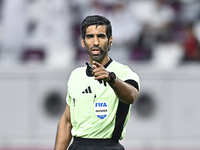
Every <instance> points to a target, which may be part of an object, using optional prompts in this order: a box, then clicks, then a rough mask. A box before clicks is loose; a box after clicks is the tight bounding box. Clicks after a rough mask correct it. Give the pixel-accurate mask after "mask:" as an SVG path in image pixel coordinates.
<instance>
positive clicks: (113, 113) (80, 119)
mask: <svg viewBox="0 0 200 150" xmlns="http://www.w3.org/2000/svg"><path fill="white" fill-rule="evenodd" d="M104 67H105V68H106V69H107V70H108V71H110V72H114V73H115V74H116V76H117V78H119V79H121V80H122V81H125V82H127V83H129V84H131V85H133V86H134V87H135V88H137V89H138V91H139V87H140V82H139V77H138V75H137V74H136V73H134V72H133V71H131V69H130V68H129V67H128V66H125V65H123V64H121V63H118V62H116V61H114V60H112V59H110V61H109V62H108V63H107V64H106V65H105V66H104ZM66 101H67V104H68V105H69V106H70V114H71V123H72V136H75V137H82V138H92V139H93V138H94V139H108V138H114V139H123V138H124V135H125V126H126V124H127V121H128V119H129V116H130V109H131V105H129V104H125V103H123V102H121V101H120V100H119V99H118V98H117V96H116V95H115V93H114V91H113V89H112V88H111V87H110V86H109V84H108V83H106V82H104V81H101V82H100V81H97V80H95V79H94V77H93V76H92V73H91V71H90V69H89V68H88V67H87V66H85V67H79V68H77V69H75V70H74V71H73V72H72V73H71V75H70V78H69V81H68V94H67V98H66Z"/></svg>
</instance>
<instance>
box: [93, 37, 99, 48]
mask: <svg viewBox="0 0 200 150" xmlns="http://www.w3.org/2000/svg"><path fill="white" fill-rule="evenodd" d="M94 46H99V40H98V37H97V36H95V37H94Z"/></svg>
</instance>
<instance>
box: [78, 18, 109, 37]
mask: <svg viewBox="0 0 200 150" xmlns="http://www.w3.org/2000/svg"><path fill="white" fill-rule="evenodd" d="M91 25H96V26H98V25H106V35H107V37H108V40H109V39H110V37H111V36H112V27H111V23H110V21H109V20H108V19H107V18H105V17H103V16H99V15H92V16H87V17H86V18H85V19H84V20H83V21H82V23H81V37H82V38H83V39H85V34H86V28H87V27H89V26H91Z"/></svg>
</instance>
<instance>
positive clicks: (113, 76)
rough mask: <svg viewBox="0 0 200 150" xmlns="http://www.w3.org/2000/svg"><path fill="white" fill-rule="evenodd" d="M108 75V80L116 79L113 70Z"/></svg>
mask: <svg viewBox="0 0 200 150" xmlns="http://www.w3.org/2000/svg"><path fill="white" fill-rule="evenodd" d="M109 76H110V81H113V80H115V79H116V75H115V73H114V72H111V73H110V75H109Z"/></svg>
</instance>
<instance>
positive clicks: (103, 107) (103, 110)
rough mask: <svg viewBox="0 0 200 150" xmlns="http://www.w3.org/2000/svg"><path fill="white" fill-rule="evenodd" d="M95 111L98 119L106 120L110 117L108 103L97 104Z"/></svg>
mask: <svg viewBox="0 0 200 150" xmlns="http://www.w3.org/2000/svg"><path fill="white" fill-rule="evenodd" d="M94 111H95V114H96V115H97V117H98V118H100V119H104V118H106V116H107V115H108V103H107V102H95V103H94Z"/></svg>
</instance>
